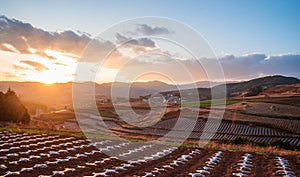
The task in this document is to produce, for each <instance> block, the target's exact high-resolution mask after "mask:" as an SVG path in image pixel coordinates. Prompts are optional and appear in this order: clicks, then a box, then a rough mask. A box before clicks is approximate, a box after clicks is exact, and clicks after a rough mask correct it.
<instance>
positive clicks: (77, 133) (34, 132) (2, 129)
mask: <svg viewBox="0 0 300 177" xmlns="http://www.w3.org/2000/svg"><path fill="white" fill-rule="evenodd" d="M0 131H9V132H17V133H28V134H49V135H62V136H74V137H78V138H84V137H85V135H84V134H83V133H80V132H62V131H53V130H40V129H25V128H24V129H20V128H0Z"/></svg>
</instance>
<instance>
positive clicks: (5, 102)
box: [0, 88, 30, 123]
mask: <svg viewBox="0 0 300 177" xmlns="http://www.w3.org/2000/svg"><path fill="white" fill-rule="evenodd" d="M0 121H7V122H16V123H19V122H20V123H29V121H30V116H29V114H28V111H27V109H26V108H25V106H24V105H23V104H22V102H21V101H20V100H19V98H18V97H17V95H16V93H15V92H14V91H13V90H11V88H9V89H8V90H7V92H6V93H5V94H4V93H2V92H0Z"/></svg>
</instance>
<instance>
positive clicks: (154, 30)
mask: <svg viewBox="0 0 300 177" xmlns="http://www.w3.org/2000/svg"><path fill="white" fill-rule="evenodd" d="M137 26H138V27H137V28H136V29H135V32H136V33H139V34H142V35H146V36H152V35H161V34H170V33H172V31H171V30H169V29H167V28H165V27H159V26H154V27H152V26H149V25H147V24H137Z"/></svg>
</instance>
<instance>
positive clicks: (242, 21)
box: [0, 0, 300, 56]
mask: <svg viewBox="0 0 300 177" xmlns="http://www.w3.org/2000/svg"><path fill="white" fill-rule="evenodd" d="M0 12H1V14H3V15H6V16H8V17H10V18H16V19H20V20H22V21H24V22H29V23H31V24H32V25H33V26H35V27H39V28H43V29H45V30H48V31H57V30H66V29H71V30H80V31H85V32H88V33H90V34H92V35H94V36H95V35H97V34H99V33H100V32H102V31H104V30H105V29H106V28H108V27H109V26H111V25H112V24H114V23H117V22H119V21H122V20H126V19H129V18H134V17H140V16H162V17H168V18H174V19H176V20H179V21H182V22H184V23H186V24H188V25H190V26H192V27H193V28H195V29H196V30H197V31H199V32H200V33H201V34H202V35H203V36H204V37H205V38H206V39H207V40H208V41H209V43H210V44H211V46H212V47H213V48H214V50H215V52H216V54H217V55H219V56H220V55H223V54H224V53H230V54H234V55H243V54H248V53H264V54H268V55H277V54H287V53H299V49H300V42H299V41H300V34H299V29H300V20H299V17H300V1H297V0H294V1H292V0H266V1H263V0H228V1H188V2H187V1H174V0H165V1H158V0H156V1H122V0H120V1H91V0H88V1H79V0H77V1H76V0H72V1H71V0H52V1H37V0H36V1H33V0H29V1H21V0H19V1H17V0H7V1H2V2H1V6H0Z"/></svg>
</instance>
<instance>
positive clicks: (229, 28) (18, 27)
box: [0, 0, 300, 83]
mask: <svg viewBox="0 0 300 177" xmlns="http://www.w3.org/2000/svg"><path fill="white" fill-rule="evenodd" d="M0 15H5V16H6V17H8V19H6V18H5V17H3V16H2V17H1V16H0V65H1V66H2V67H0V80H15V81H38V82H44V83H54V82H68V81H72V80H73V79H74V76H76V75H78V73H76V72H77V70H76V68H78V67H77V66H78V63H83V64H84V65H83V67H84V68H87V71H88V73H90V74H91V75H92V76H94V75H95V74H97V72H98V71H99V67H98V65H97V64H99V61H97V62H96V61H93V62H91V61H86V62H82V60H80V59H82V56H83V55H82V54H83V53H82V52H84V51H86V50H84V49H86V48H85V47H86V46H87V44H88V42H89V41H90V40H91V38H90V37H86V36H84V35H80V34H74V33H73V32H70V31H67V30H72V31H77V30H79V31H82V32H86V33H89V34H91V35H92V37H96V36H98V35H99V34H102V36H101V37H104V38H106V39H105V40H104V41H108V42H106V43H102V44H99V43H97V44H99V45H100V46H97V47H101V48H97V51H104V52H105V51H106V50H107V49H111V48H117V50H116V51H115V53H113V54H112V55H110V57H108V59H107V60H105V62H106V63H105V64H104V67H102V68H104V69H103V71H104V74H103V73H102V75H101V74H100V75H101V76H103V78H101V79H100V80H101V81H100V80H97V81H99V82H111V81H113V80H114V79H116V76H117V75H118V74H119V75H120V76H122V77H121V78H120V79H121V80H120V81H124V82H130V80H131V79H129V78H134V77H135V76H136V75H139V74H140V73H143V72H148V71H151V70H152V69H153V68H156V69H157V70H156V72H157V73H163V72H165V75H169V76H173V77H174V78H177V79H178V81H176V82H178V83H185V82H190V81H187V79H186V78H185V75H184V74H183V72H182V71H183V69H182V68H180V66H179V65H178V63H181V64H183V66H185V67H186V69H187V70H186V71H188V72H190V73H191V75H192V76H193V77H195V78H194V79H193V80H208V79H209V78H206V76H207V75H209V74H208V73H207V72H206V73H205V71H204V70H201V68H202V67H204V68H205V69H207V67H205V65H201V66H199V65H197V64H196V62H195V61H193V60H192V57H190V56H189V53H186V54H188V55H184V54H183V53H184V51H183V50H182V49H183V48H180V47H179V48H178V46H177V47H175V45H172V43H170V42H166V41H163V40H161V41H159V40H155V39H153V38H152V39H150V38H147V37H144V38H143V37H142V38H139V39H137V38H136V37H137V36H134V35H133V36H130V34H133V33H129V32H134V31H135V32H137V31H136V30H139V32H141V31H142V33H143V35H144V36H147V34H146V33H147V32H148V34H149V30H150V32H151V33H153V32H155V33H156V32H157V31H159V32H160V33H161V34H160V35H161V36H163V35H166V36H168V35H169V37H173V38H170V39H177V41H176V40H175V42H178V41H181V43H179V44H180V45H183V43H182V42H187V43H185V44H184V45H183V47H186V49H188V50H191V49H192V48H193V49H194V50H193V53H195V52H194V51H196V52H197V53H201V54H203V55H200V57H199V56H197V57H198V59H199V58H201V57H204V58H203V60H202V61H203V63H202V64H205V62H206V64H207V66H209V63H210V62H211V60H206V59H211V58H214V56H215V55H214V54H216V55H217V56H218V57H217V58H218V62H219V63H220V65H221V66H222V69H218V71H221V70H222V71H223V72H224V75H225V80H230V81H239V80H248V79H253V78H257V77H263V76H267V75H285V76H293V77H297V78H300V73H299V72H300V71H299V67H300V42H299V41H300V33H299V29H300V20H299V17H300V1H299V0H218V1H217V0H210V1H209V0H206V1H204V0H198V1H196V0H194V1H183V0H182V1H179V0H163V1H162V0H151V1H150V0H148V1H146V0H140V1H137V0H136V1H133V0H126V1H125V0H118V1H117V0H112V1H111V0H110V1H108V0H105V1H104V0H86V1H83V0H51V1H50V0H48V1H46V0H45V1H40V0H27V1H22V0H2V1H1V6H0ZM145 16H155V17H165V18H169V19H174V20H177V21H179V22H182V23H184V24H187V25H188V26H189V27H192V28H193V29H195V30H196V31H198V32H199V33H200V34H201V35H202V36H203V37H204V38H205V39H206V40H207V41H208V43H209V44H210V47H211V48H212V49H213V51H214V53H213V52H211V50H210V48H209V47H208V48H209V50H207V51H209V53H205V52H204V53H202V51H203V50H202V49H207V48H206V47H205V46H206V42H205V41H204V42H205V45H204V46H203V45H201V44H200V43H197V40H196V38H195V36H193V35H192V33H193V32H194V31H185V27H186V26H185V25H181V26H180V25H179V26H177V27H176V25H175V26H172V25H171V24H172V23H169V22H168V21H164V23H162V21H160V23H159V22H158V23H152V24H151V20H150V21H149V20H148V21H143V20H141V19H140V20H141V21H138V23H134V22H133V21H134V20H133V21H131V23H132V24H131V26H130V25H129V24H130V22H128V21H127V22H126V23H125V24H123V25H125V26H122V25H121V26H122V27H121V28H118V30H117V31H114V30H112V29H116V28H115V27H116V26H118V25H115V24H118V23H120V22H121V21H125V20H129V19H134V18H138V17H145ZM1 18H2V19H1ZM11 18H15V19H18V20H20V21H22V22H23V23H16V22H15V21H13V20H11ZM165 18H164V19H165ZM171 21H172V20H171ZM173 22H174V21H173ZM24 23H29V24H31V25H32V26H33V27H34V28H31V27H30V28H28V25H26V24H24ZM9 24H10V25H9ZM121 24H122V23H121ZM168 24H169V25H168ZM119 25H120V24H119ZM110 27H112V28H110ZM119 27H120V26H119ZM142 27H143V28H142ZM36 28H40V29H42V30H36ZM107 29H110V30H108V33H106V32H107V31H105V30H107ZM109 31H111V32H109ZM166 31H167V33H166ZM49 32H51V33H49ZM52 32H57V33H52ZM103 32H104V33H103ZM190 32H191V33H190ZM163 33H164V34H163ZM103 34H105V35H103ZM135 35H136V33H135ZM192 36H193V37H192ZM140 37H141V36H140ZM150 37H151V35H150ZM158 37H159V35H158ZM197 37H199V35H197ZM167 38H168V37H167ZM102 39H103V38H102ZM126 40H131V43H130V42H129V43H128V45H127V46H126V45H124V46H122V47H119V48H118V47H117V46H118V45H119V44H120V43H122V42H124V41H126ZM100 43H101V42H100ZM130 44H131V45H130ZM188 46H189V47H188ZM92 51H93V50H92ZM151 52H152V53H155V52H159V53H161V54H163V55H153V56H152V57H149V56H150V55H149V56H145V55H144V54H149V53H151ZM177 54H179V55H177ZM211 54H212V55H211ZM166 55H167V57H166ZM88 56H89V55H88ZM96 56H97V57H98V55H96ZM135 56H141V57H140V58H136V57H135ZM143 57H144V58H143ZM147 57H148V58H147ZM205 57H206V58H205ZM97 59H98V58H97ZM129 61H132V63H131V65H128V67H125V66H127V65H125V64H127V63H128V62H129ZM124 68H125V69H124ZM120 69H123V70H122V71H123V73H121V74H120V73H119V71H120ZM210 69H211V70H212V71H213V74H215V73H216V68H214V67H211V68H210ZM200 70H201V71H200ZM174 71H180V72H174ZM188 72H187V73H188ZM152 73H153V72H152ZM84 76H85V75H84ZM91 78H94V77H91ZM214 79H215V80H216V81H218V80H219V79H220V77H215V78H214ZM150 80H161V81H164V82H169V81H170V79H169V78H166V77H163V76H162V75H160V76H158V75H157V74H148V75H145V76H143V77H142V78H140V79H139V81H150Z"/></svg>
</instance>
